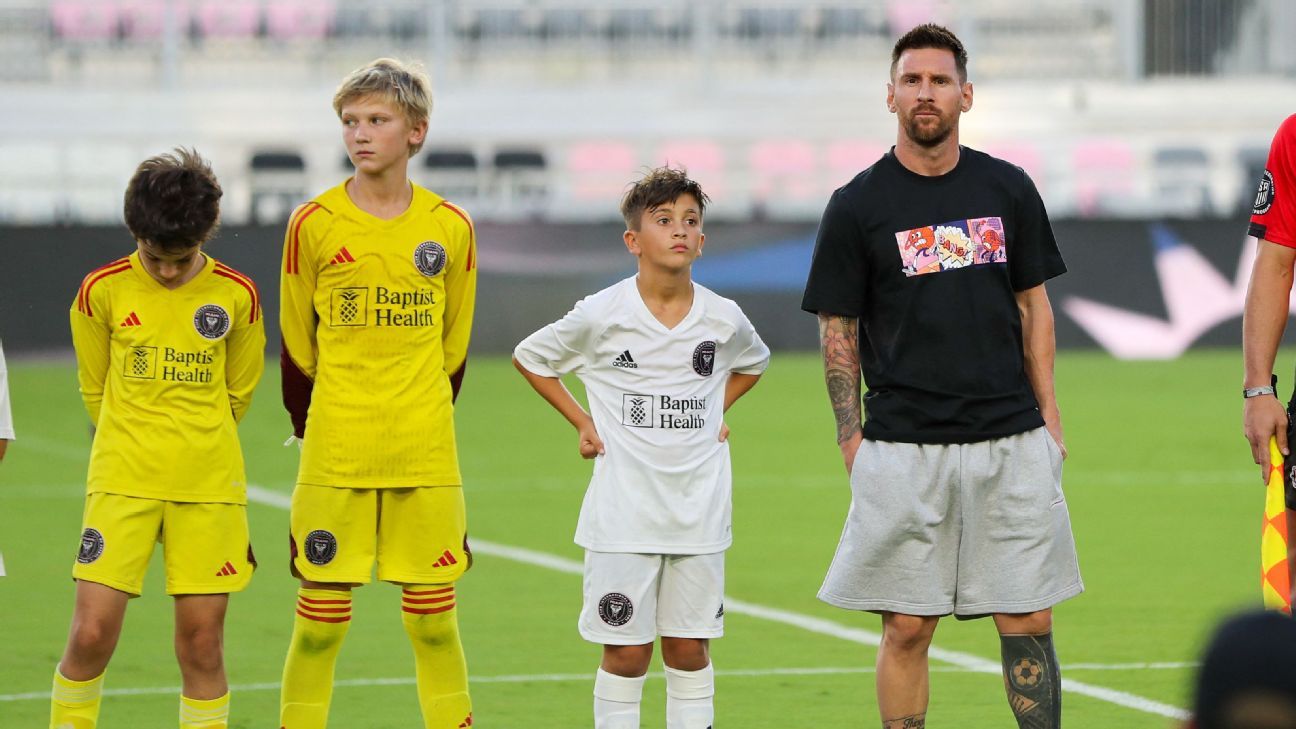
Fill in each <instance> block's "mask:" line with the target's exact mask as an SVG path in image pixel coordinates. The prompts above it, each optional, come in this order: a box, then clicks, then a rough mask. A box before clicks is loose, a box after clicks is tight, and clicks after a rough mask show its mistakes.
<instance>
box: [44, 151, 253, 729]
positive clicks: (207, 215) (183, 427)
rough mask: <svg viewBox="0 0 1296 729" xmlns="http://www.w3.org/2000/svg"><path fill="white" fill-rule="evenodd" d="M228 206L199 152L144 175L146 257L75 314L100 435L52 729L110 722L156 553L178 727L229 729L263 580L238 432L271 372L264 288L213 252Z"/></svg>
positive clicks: (84, 389)
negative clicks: (108, 703) (256, 579)
mask: <svg viewBox="0 0 1296 729" xmlns="http://www.w3.org/2000/svg"><path fill="white" fill-rule="evenodd" d="M220 198H221V188H220V185H219V184H218V183H217V181H216V177H215V175H214V174H212V171H211V167H210V166H209V165H208V164H207V162H206V161H204V160H203V159H202V158H201V157H199V156H198V154H197V153H196V152H191V151H186V150H183V149H178V150H176V151H175V153H174V154H164V155H160V156H157V157H153V158H150V159H148V160H145V161H144V162H143V163H141V164H140V166H139V168H138V169H137V170H136V171H135V175H134V177H132V178H131V181H130V185H129V186H128V187H127V190H126V205H125V217H126V225H127V227H128V228H129V229H130V231H131V234H132V235H133V236H134V237H135V245H136V251H135V252H134V253H132V254H131V255H130V256H127V257H125V258H119V259H117V260H116V261H113V262H112V263H109V264H108V265H106V266H102V267H100V268H98V269H95V270H94V271H91V272H90V274H89V275H87V276H86V277H85V279H84V281H83V282H82V284H81V288H80V289H79V290H78V291H77V296H76V300H75V302H74V303H73V305H72V310H71V312H70V316H71V324H72V342H73V344H74V345H75V346H76V353H77V374H78V377H79V379H80V385H81V397H82V399H83V400H84V401H85V405H86V409H87V410H88V411H89V413H90V419H91V421H92V423H93V424H94V426H95V436H94V444H93V446H92V447H91V451H90V469H89V476H88V479H87V480H88V492H89V493H88V496H87V498H86V508H85V517H84V527H83V530H82V532H81V547H80V551H79V553H78V554H77V559H76V564H75V565H74V566H73V569H72V576H73V577H74V578H75V579H76V608H75V612H74V613H73V617H72V629H71V631H70V635H69V637H68V644H67V649H66V650H65V652H64V653H63V658H62V660H61V661H60V662H59V665H58V669H57V670H56V671H55V674H54V689H53V697H52V707H51V715H50V717H51V718H50V726H51V728H52V729H89V728H91V727H94V726H95V725H96V723H97V722H98V714H99V697H100V693H101V689H102V685H103V677H104V671H105V669H106V668H107V666H108V661H109V659H110V658H111V657H112V653H113V650H114V648H115V647H116V645H117V639H118V637H119V635H120V634H121V627H122V619H123V618H124V616H125V611H126V603H127V601H128V599H129V598H131V597H135V596H138V595H139V594H140V592H141V590H142V589H143V581H144V572H145V570H146V569H147V567H148V562H149V556H150V555H151V554H152V552H153V545H154V543H156V542H161V543H162V546H163V551H164V554H165V562H166V589H167V593H168V594H170V595H172V596H174V597H175V614H176V625H175V632H176V658H177V659H178V661H179V664H180V672H181V675H182V677H183V684H184V685H183V693H182V695H181V699H180V726H181V727H182V729H183V728H186V727H210V728H214V727H225V726H227V725H228V717H229V686H228V684H227V682H226V679H225V668H224V663H223V659H222V643H223V639H222V634H223V630H224V623H225V610H226V607H227V605H228V602H229V593H231V592H238V591H240V590H242V589H243V588H244V587H245V586H246V585H247V583H248V580H249V579H250V578H251V576H252V570H253V569H254V568H255V566H256V562H255V561H254V559H253V557H252V547H251V544H250V542H249V539H248V525H247V487H246V479H245V477H244V472H243V455H242V452H241V450H240V448H239V441H238V426H237V423H238V421H239V420H240V419H241V418H242V417H243V414H244V413H245V412H247V408H248V404H249V403H250V401H251V398H252V391H253V389H254V388H255V387H256V383H257V381H258V380H259V379H260V377H261V371H262V369H263V368H264V366H265V330H264V326H263V324H262V320H261V302H260V297H259V296H258V294H257V289H256V286H254V285H253V283H252V281H251V280H250V279H249V278H247V277H246V276H244V275H243V274H241V273H239V272H238V271H235V270H234V269H232V268H230V267H229V266H226V265H225V264H223V263H220V262H218V261H216V260H215V259H214V258H211V257H210V256H208V255H206V254H205V253H204V252H203V245H204V243H205V242H206V241H207V240H208V239H210V238H211V236H212V233H213V232H214V231H215V229H216V225H217V220H218V218H219V215H220Z"/></svg>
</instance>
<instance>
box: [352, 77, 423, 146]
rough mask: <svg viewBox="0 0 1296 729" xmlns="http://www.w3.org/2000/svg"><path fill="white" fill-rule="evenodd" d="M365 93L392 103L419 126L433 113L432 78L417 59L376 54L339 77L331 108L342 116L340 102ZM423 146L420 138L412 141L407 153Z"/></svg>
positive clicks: (407, 118)
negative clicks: (375, 57) (358, 66)
mask: <svg viewBox="0 0 1296 729" xmlns="http://www.w3.org/2000/svg"><path fill="white" fill-rule="evenodd" d="M366 96H377V97H379V98H381V99H384V100H386V101H388V102H390V103H391V104H393V105H394V106H395V107H396V108H397V109H399V110H400V113H401V114H403V115H404V116H405V120H406V121H408V122H409V124H410V126H418V125H419V124H421V123H424V122H426V121H427V120H428V117H430V116H431V115H432V82H431V81H429V80H428V77H427V74H426V73H425V72H424V71H423V67H422V66H420V65H418V64H416V63H402V62H400V61H398V60H396V59H394V58H379V59H377V60H374V61H370V62H369V63H366V64H365V65H363V66H361V67H360V68H357V69H356V70H354V71H352V72H351V73H349V74H347V77H346V78H344V79H342V83H341V84H339V85H338V88H337V91H336V92H334V93H333V111H335V112H337V115H338V118H341V117H342V107H343V106H346V105H347V104H349V103H351V102H353V101H355V100H357V99H362V98H364V97H366ZM422 148H423V143H422V142H420V143H418V144H411V145H410V154H411V155H413V154H415V153H417V152H418V151H419V150H420V149H422Z"/></svg>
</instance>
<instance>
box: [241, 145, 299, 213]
mask: <svg viewBox="0 0 1296 729" xmlns="http://www.w3.org/2000/svg"><path fill="white" fill-rule="evenodd" d="M248 167H249V172H250V175H249V177H250V180H249V181H250V183H251V188H252V215H251V217H252V221H253V222H254V223H262V224H266V223H279V222H282V221H284V220H285V219H287V218H288V214H289V213H291V212H292V209H293V207H294V206H296V205H297V203H299V202H301V201H302V200H303V199H304V198H305V197H306V162H305V160H303V159H302V156H301V155H300V154H298V153H297V152H292V151H282V150H274V151H264V152H257V153H255V154H253V155H252V159H251V161H250V162H249V164H248Z"/></svg>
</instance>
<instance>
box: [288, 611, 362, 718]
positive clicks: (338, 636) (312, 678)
mask: <svg viewBox="0 0 1296 729" xmlns="http://www.w3.org/2000/svg"><path fill="white" fill-rule="evenodd" d="M350 625H351V593H350V592H342V591H338V590H308V589H306V588H304V587H303V588H301V589H300V590H298V591H297V619H296V621H295V622H294V624H293V634H292V642H291V643H289V644H288V660H286V661H285V662H284V672H283V690H282V693H280V695H279V725H280V727H281V728H282V729H324V726H325V725H326V724H327V723H328V711H329V701H330V700H331V699H332V698H333V667H334V666H335V665H336V664H337V656H338V651H340V650H342V639H343V638H345V637H346V633H347V628H348V627H350Z"/></svg>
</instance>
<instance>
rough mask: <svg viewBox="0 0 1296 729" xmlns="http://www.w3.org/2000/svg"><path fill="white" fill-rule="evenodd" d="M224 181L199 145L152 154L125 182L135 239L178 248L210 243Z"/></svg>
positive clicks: (126, 209)
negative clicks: (220, 180)
mask: <svg viewBox="0 0 1296 729" xmlns="http://www.w3.org/2000/svg"><path fill="white" fill-rule="evenodd" d="M221 194H222V192H221V186H220V183H219V182H217V181H216V174H215V173H213V172H212V168H211V165H210V164H208V163H207V160H205V159H203V158H202V156H201V155H199V154H198V152H197V151H196V150H193V149H184V148H182V147H177V148H176V149H175V150H174V151H173V152H171V153H168V154H159V155H157V156H156V157H149V158H148V159H146V160H144V161H143V162H141V163H140V165H139V167H137V168H135V174H134V175H133V176H132V177H131V181H130V184H129V185H127V186H126V204H125V206H124V212H125V214H126V227H127V228H128V229H130V232H131V235H133V236H135V239H136V240H138V241H141V242H144V243H148V244H149V245H152V246H156V247H158V248H161V249H162V250H167V251H176V250H184V249H186V248H193V247H194V246H199V245H202V244H203V243H206V242H207V241H208V240H210V239H211V237H212V236H213V235H214V234H215V233H216V228H217V225H218V222H219V220H220V199H221Z"/></svg>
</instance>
